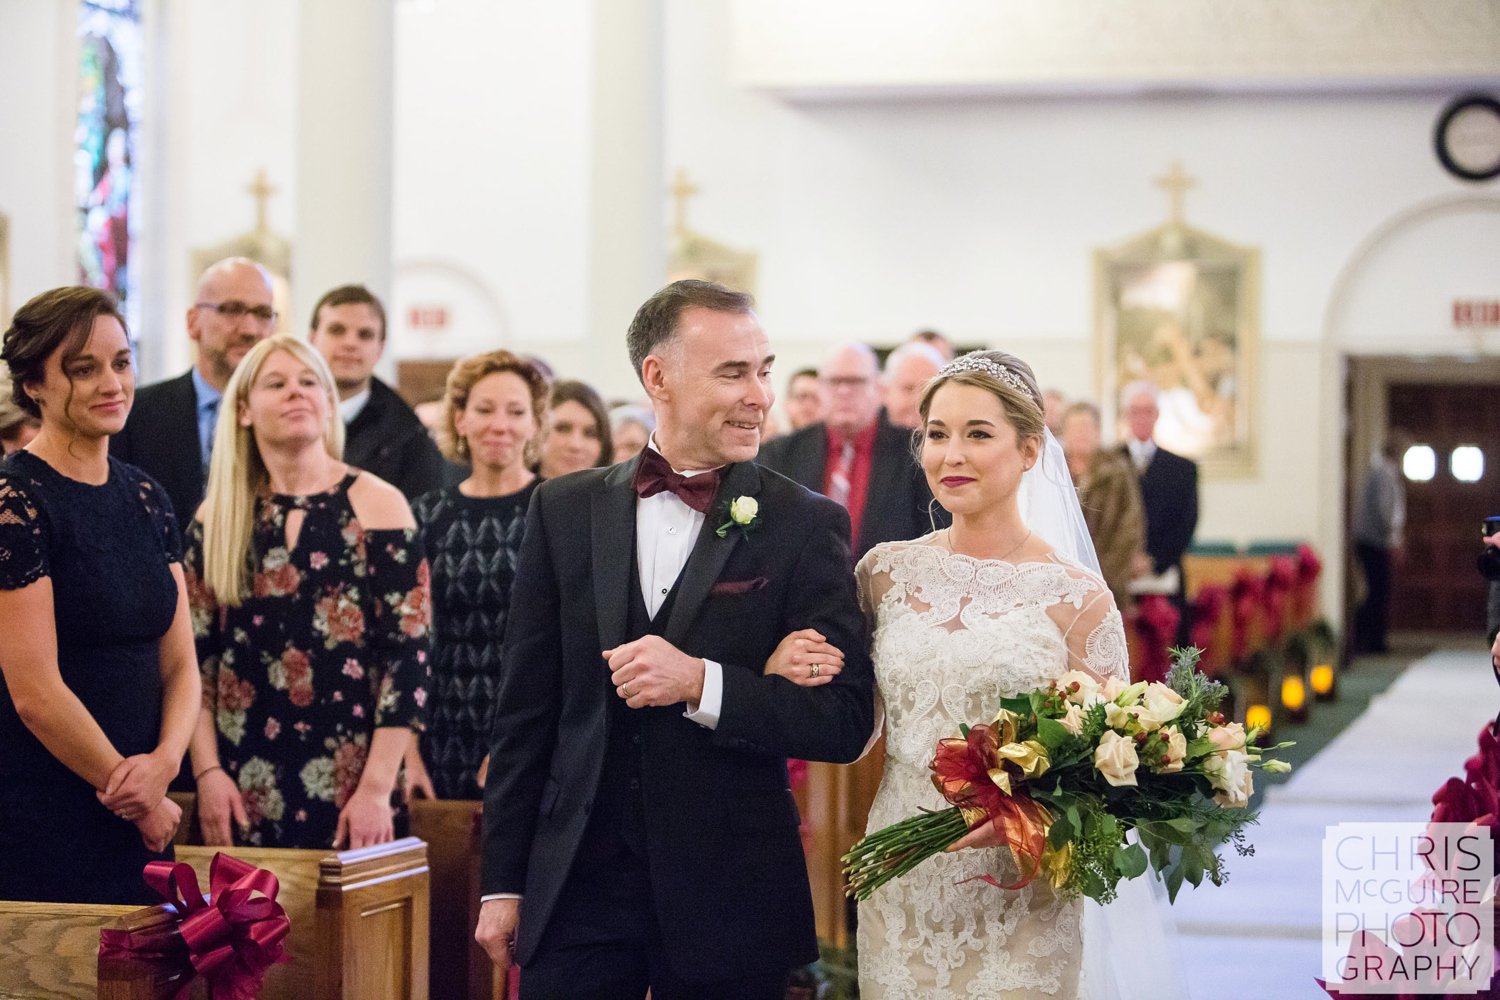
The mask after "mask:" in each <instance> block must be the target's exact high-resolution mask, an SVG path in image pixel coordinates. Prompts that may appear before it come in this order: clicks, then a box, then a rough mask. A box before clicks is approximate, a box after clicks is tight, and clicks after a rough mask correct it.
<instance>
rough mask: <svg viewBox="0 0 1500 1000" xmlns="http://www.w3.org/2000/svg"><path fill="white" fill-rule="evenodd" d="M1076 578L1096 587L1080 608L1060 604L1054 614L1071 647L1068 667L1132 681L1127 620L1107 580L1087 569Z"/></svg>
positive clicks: (1100, 676) (1081, 570) (1077, 571)
mask: <svg viewBox="0 0 1500 1000" xmlns="http://www.w3.org/2000/svg"><path fill="white" fill-rule="evenodd" d="M1075 573H1076V575H1078V576H1079V577H1082V578H1086V579H1087V580H1088V581H1089V582H1091V583H1092V584H1093V586H1092V587H1090V588H1089V589H1088V592H1087V593H1086V594H1084V595H1083V597H1082V599H1081V600H1080V601H1079V603H1078V604H1077V606H1075V605H1073V604H1071V603H1062V604H1059V605H1056V606H1055V607H1054V608H1053V609H1052V610H1051V612H1050V613H1051V614H1052V616H1053V620H1054V621H1056V622H1057V625H1058V628H1059V629H1060V630H1061V631H1062V634H1063V639H1064V641H1065V642H1066V644H1067V648H1068V668H1069V669H1070V670H1085V671H1088V672H1089V673H1091V674H1093V675H1095V676H1096V677H1099V678H1100V679H1101V680H1102V679H1105V678H1109V677H1116V678H1119V679H1120V680H1123V681H1128V680H1130V654H1129V651H1128V650H1127V648H1126V645H1125V620H1124V618H1122V617H1121V615H1120V609H1119V608H1117V607H1116V606H1115V599H1114V597H1113V595H1111V594H1110V592H1109V588H1107V587H1105V585H1104V581H1103V580H1101V579H1099V578H1098V577H1097V576H1094V575H1093V574H1092V573H1090V572H1088V571H1087V570H1085V569H1082V568H1079V569H1077V570H1076V571H1075Z"/></svg>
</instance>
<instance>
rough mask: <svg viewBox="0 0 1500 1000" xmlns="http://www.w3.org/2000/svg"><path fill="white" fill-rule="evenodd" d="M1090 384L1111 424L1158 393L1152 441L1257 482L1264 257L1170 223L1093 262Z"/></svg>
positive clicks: (1221, 474) (1216, 471)
mask: <svg viewBox="0 0 1500 1000" xmlns="http://www.w3.org/2000/svg"><path fill="white" fill-rule="evenodd" d="M1094 289H1095V290H1094V329H1095V358H1096V366H1097V372H1096V381H1095V386H1096V390H1097V392H1098V398H1099V403H1100V409H1101V410H1102V411H1103V413H1104V416H1105V424H1106V426H1109V425H1110V424H1111V423H1113V422H1114V421H1115V418H1116V416H1117V415H1118V414H1119V412H1120V408H1121V405H1122V402H1123V401H1122V398H1121V397H1122V394H1123V392H1124V390H1125V389H1126V388H1127V387H1128V386H1130V385H1131V384H1132V383H1137V382H1147V383H1150V384H1151V385H1152V386H1153V387H1155V389H1156V393H1157V404H1158V409H1159V410H1160V412H1161V416H1160V418H1159V419H1158V421H1157V425H1156V440H1157V442H1158V443H1159V444H1160V445H1161V446H1162V447H1163V448H1166V449H1167V450H1168V451H1174V452H1177V453H1178V454H1180V455H1186V456H1187V457H1189V458H1191V459H1193V460H1194V461H1196V462H1198V463H1199V464H1200V466H1201V467H1202V469H1203V472H1204V473H1205V475H1208V476H1213V477H1217V478H1238V477H1251V476H1254V475H1255V463H1256V440H1255V405H1254V404H1255V378H1256V350H1257V347H1258V344H1259V339H1260V333H1259V301H1260V251H1259V250H1256V249H1254V248H1250V247H1244V246H1238V245H1236V244H1233V243H1230V242H1228V241H1226V240H1223V239H1220V238H1219V237H1217V236H1213V235H1211V234H1209V233H1205V232H1200V231H1198V230H1194V229H1191V228H1189V227H1188V226H1186V225H1183V224H1182V223H1180V222H1171V223H1168V224H1167V225H1165V226H1162V227H1160V228H1158V229H1154V230H1152V231H1150V232H1148V233H1144V234H1142V235H1140V236H1137V237H1135V238H1133V239H1130V240H1127V241H1125V242H1124V243H1121V244H1119V245H1117V246H1115V247H1111V248H1108V249H1103V250H1098V251H1096V252H1095V254H1094Z"/></svg>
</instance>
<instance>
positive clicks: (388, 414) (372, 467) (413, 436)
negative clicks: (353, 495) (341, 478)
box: [344, 378, 449, 500]
mask: <svg viewBox="0 0 1500 1000" xmlns="http://www.w3.org/2000/svg"><path fill="white" fill-rule="evenodd" d="M344 461H346V462H348V463H349V464H350V465H352V466H355V467H356V468H360V469H364V470H365V471H367V472H373V473H374V474H375V475H377V476H379V477H380V478H381V479H384V480H385V481H386V482H388V483H390V484H391V485H392V486H394V487H396V488H397V489H398V490H400V491H401V492H402V493H404V494H406V499H407V500H415V499H416V498H417V497H419V496H421V495H422V494H423V493H431V492H432V491H433V490H437V489H442V488H443V486H445V485H447V482H448V479H449V477H448V474H447V463H445V462H444V461H443V456H442V454H441V453H439V452H438V449H437V445H435V444H433V442H432V438H431V437H429V436H428V434H427V428H425V427H423V426H422V421H420V420H418V419H417V415H416V414H415V413H414V412H412V408H411V407H410V406H407V405H406V400H404V399H402V398H401V397H400V396H399V395H398V394H397V393H396V390H394V389H392V388H391V387H390V386H388V385H386V384H385V383H384V382H382V381H380V379H378V378H376V379H371V380H370V401H369V402H368V403H366V404H365V408H364V409H362V410H360V411H359V415H358V416H357V417H355V418H354V419H353V420H352V421H350V422H349V425H348V427H346V428H345V430H344Z"/></svg>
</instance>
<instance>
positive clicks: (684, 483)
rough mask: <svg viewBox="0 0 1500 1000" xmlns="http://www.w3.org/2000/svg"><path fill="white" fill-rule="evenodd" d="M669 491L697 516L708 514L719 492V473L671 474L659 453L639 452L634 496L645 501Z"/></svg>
mask: <svg viewBox="0 0 1500 1000" xmlns="http://www.w3.org/2000/svg"><path fill="white" fill-rule="evenodd" d="M663 490H668V491H670V492H672V493H675V494H677V498H678V499H679V500H681V501H682V502H683V503H685V504H687V505H688V506H689V507H691V508H693V509H694V510H696V511H697V512H698V513H700V514H707V513H708V508H710V507H712V506H713V503H714V496H715V495H716V494H717V493H718V492H719V470H718V469H714V470H713V471H711V472H700V473H698V474H697V475H696V476H684V475H681V474H680V473H677V472H674V471H672V466H671V464H670V463H668V461H667V460H666V459H665V458H663V457H662V454H661V452H659V451H656V450H655V449H653V448H647V449H646V450H645V451H643V452H641V464H640V465H638V466H637V467H636V470H635V495H636V496H638V497H641V498H642V499H645V498H646V497H654V496H656V494H658V493H660V492H662V491H663Z"/></svg>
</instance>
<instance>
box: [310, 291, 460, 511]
mask: <svg viewBox="0 0 1500 1000" xmlns="http://www.w3.org/2000/svg"><path fill="white" fill-rule="evenodd" d="M308 340H309V341H310V342H311V343H312V345H313V347H316V348H317V349H318V353H319V354H321V355H323V358H324V359H325V360H326V361H327V362H328V367H329V370H330V371H332V372H333V381H334V383H335V384H336V385H337V386H338V387H339V415H340V416H342V417H343V418H344V427H345V433H344V461H346V462H348V463H349V464H350V465H353V466H355V467H357V468H360V469H364V470H365V471H367V472H371V473H374V474H375V475H377V476H379V477H380V478H381V479H384V480H385V481H386V482H388V483H390V484H391V485H392V486H394V487H396V488H397V489H399V490H400V491H401V492H402V493H404V494H406V499H408V500H415V499H416V498H417V497H419V496H421V495H422V494H423V493H430V492H432V491H433V490H436V489H441V488H442V487H443V486H444V485H445V479H446V475H447V473H446V470H447V463H446V462H444V461H443V456H442V455H441V454H439V453H438V450H437V445H436V444H434V443H433V441H432V438H431V437H429V436H428V434H427V428H425V427H423V426H422V422H421V421H420V420H418V419H417V415H416V413H414V412H413V411H412V408H411V407H410V406H407V405H406V401H405V400H404V399H402V398H401V397H400V396H399V395H398V394H397V393H396V390H394V389H392V388H391V387H390V386H388V385H386V384H385V383H384V382H382V381H381V380H380V379H378V378H376V377H375V364H376V362H378V361H379V360H380V355H381V354H383V353H384V352H385V307H384V306H382V305H381V304H380V300H379V299H377V298H376V297H375V295H374V294H373V293H372V292H371V291H370V290H369V289H368V288H365V287H364V286H363V285H341V286H340V287H338V288H335V289H333V290H332V291H330V292H328V293H326V294H325V295H324V296H323V297H322V298H321V299H319V300H318V304H317V305H315V306H314V307H313V315H312V327H311V328H310V330H309V331H308Z"/></svg>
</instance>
